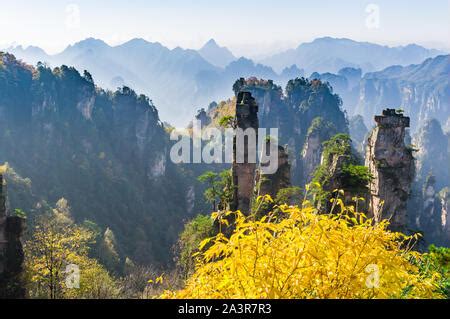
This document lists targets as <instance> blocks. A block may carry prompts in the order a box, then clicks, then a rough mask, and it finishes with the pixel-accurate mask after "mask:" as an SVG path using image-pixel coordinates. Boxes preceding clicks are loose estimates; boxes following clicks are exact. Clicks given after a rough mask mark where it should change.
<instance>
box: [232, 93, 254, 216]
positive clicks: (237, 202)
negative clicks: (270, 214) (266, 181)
mask: <svg viewBox="0 0 450 319" xmlns="http://www.w3.org/2000/svg"><path fill="white" fill-rule="evenodd" d="M235 123H236V129H242V130H244V131H245V130H247V129H251V130H254V133H255V137H256V140H255V141H254V142H252V144H249V143H248V140H247V138H245V139H244V143H243V155H244V161H243V163H238V155H237V152H242V149H237V147H239V145H237V144H239V143H237V141H236V136H235V138H234V143H233V166H232V171H233V184H234V185H235V190H234V196H233V203H232V205H231V209H232V210H240V211H241V212H243V213H244V214H248V213H249V212H250V208H251V201H252V197H253V189H254V182H255V169H256V162H254V163H253V162H252V161H250V160H249V154H251V153H252V152H254V154H256V156H257V150H256V147H257V146H256V141H257V139H258V127H259V122H258V105H257V104H256V102H255V99H254V98H253V97H252V95H251V94H250V92H239V93H238V96H237V99H236V116H235Z"/></svg>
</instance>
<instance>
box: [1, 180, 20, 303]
mask: <svg viewBox="0 0 450 319" xmlns="http://www.w3.org/2000/svg"><path fill="white" fill-rule="evenodd" d="M23 229H24V220H23V219H22V218H20V217H16V216H8V215H7V213H6V183H5V182H4V180H3V175H1V174H0V299H5V298H8V299H9V298H11V299H12V298H24V297H25V288H24V285H23V282H22V263H23V258H24V255H23V249H22V242H21V237H22V232H23Z"/></svg>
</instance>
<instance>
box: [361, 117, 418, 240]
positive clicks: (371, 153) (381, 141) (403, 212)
mask: <svg viewBox="0 0 450 319" xmlns="http://www.w3.org/2000/svg"><path fill="white" fill-rule="evenodd" d="M375 122H376V123H377V126H376V127H375V128H374V129H373V131H372V132H371V134H370V136H369V139H368V143H367V149H366V166H368V167H369V170H370V173H371V174H372V176H373V180H372V181H371V182H370V185H369V188H370V201H369V214H371V215H372V216H373V217H374V218H375V220H376V221H377V222H379V221H381V220H383V219H389V220H390V224H391V229H392V230H394V231H405V230H406V228H407V201H408V197H409V195H410V191H411V183H412V181H413V179H414V171H415V170H414V157H413V155H412V150H411V149H410V148H407V147H406V145H405V129H406V128H408V127H409V122H410V120H409V117H405V116H403V115H402V114H400V113H397V112H396V111H395V110H393V109H386V110H384V111H383V114H382V115H381V116H375Z"/></svg>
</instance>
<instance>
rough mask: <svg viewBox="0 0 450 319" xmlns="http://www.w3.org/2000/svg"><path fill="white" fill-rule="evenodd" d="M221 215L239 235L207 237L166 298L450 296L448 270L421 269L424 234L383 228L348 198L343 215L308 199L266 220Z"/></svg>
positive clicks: (340, 205) (340, 206) (278, 208)
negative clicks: (444, 283) (441, 286)
mask: <svg viewBox="0 0 450 319" xmlns="http://www.w3.org/2000/svg"><path fill="white" fill-rule="evenodd" d="M265 199H266V200H268V201H271V198H270V197H267V196H266V198H265ZM258 200H260V201H261V200H264V198H259V199H258ZM338 211H340V212H338ZM232 216H233V218H229V217H232ZM214 218H215V219H217V220H218V221H219V222H221V223H223V224H225V225H224V226H226V224H228V221H229V220H234V221H235V222H234V224H233V225H232V226H233V227H234V230H233V232H232V234H231V236H228V237H227V236H225V235H224V234H222V233H219V234H218V235H217V236H215V237H212V238H208V239H205V240H204V241H203V242H202V243H201V244H200V247H199V248H200V252H199V253H198V254H197V266H196V271H195V273H194V274H193V275H192V276H191V277H190V278H189V279H188V281H187V282H186V286H185V288H184V289H182V290H180V291H166V292H165V293H164V294H163V296H162V297H163V298H255V299H259V298H439V297H442V296H441V295H440V294H439V293H438V292H437V288H438V287H437V286H438V282H439V280H440V278H439V276H440V275H439V274H438V273H436V272H433V271H428V270H424V267H419V266H417V265H420V264H421V262H422V259H423V256H422V255H421V254H420V253H418V252H416V251H413V250H412V246H413V243H414V242H415V240H416V239H417V237H416V236H406V235H403V234H400V233H393V232H390V231H389V230H388V229H387V227H388V222H387V221H383V222H381V223H379V224H376V225H375V224H374V223H373V221H372V220H371V219H369V218H366V216H365V215H364V214H362V213H358V212H355V209H354V207H351V206H350V207H345V206H344V205H343V203H342V201H340V200H338V205H337V209H336V213H335V214H320V213H319V212H318V211H317V210H316V209H315V208H314V207H313V205H311V204H310V203H309V202H308V201H305V202H304V203H303V206H302V207H298V206H287V205H283V206H275V208H274V209H273V211H272V212H271V213H270V214H269V215H267V216H265V217H263V218H261V219H259V220H255V217H254V216H244V215H243V214H242V213H240V212H224V213H215V214H214ZM425 268H426V267H425Z"/></svg>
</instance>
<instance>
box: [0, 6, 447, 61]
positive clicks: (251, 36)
mask: <svg viewBox="0 0 450 319" xmlns="http://www.w3.org/2000/svg"><path fill="white" fill-rule="evenodd" d="M323 36H331V37H339V38H344V37H345V38H350V39H354V40H358V41H369V42H375V43H379V44H385V45H390V46H395V45H405V44H409V43H417V44H420V45H424V46H426V47H432V48H437V49H445V50H447V51H450V0H431V1H430V0H428V1H427V0H339V1H336V0H307V1H304V0H270V1H269V0H240V1H237V0H227V1H217V0H209V1H206V0H186V1H182V0H164V1H156V0H127V1H123V0H121V1H118V0H97V1H95V0H90V1H88V0H71V1H66V0H33V1H28V0H27V1H24V0H14V1H11V0H0V47H7V46H10V45H24V46H28V45H35V46H39V47H41V48H43V49H44V50H46V51H47V52H48V53H52V54H54V53H58V52H60V51H62V50H63V49H64V48H65V47H67V46H68V45H69V44H73V43H75V42H77V41H80V40H83V39H85V38H87V37H94V38H98V39H102V40H104V41H105V42H107V43H108V44H110V45H117V44H121V43H123V42H126V41H127V40H130V39H132V38H143V39H146V40H149V41H154V42H160V43H162V44H163V45H165V46H168V47H169V48H174V47H177V46H180V47H182V48H192V49H198V48H200V47H201V46H202V45H203V44H204V43H205V42H206V41H208V40H209V39H210V38H214V39H215V40H216V41H217V42H218V43H219V44H220V45H223V46H227V47H228V48H230V49H231V50H232V52H233V53H234V54H235V55H236V56H241V55H245V56H249V57H264V56H265V55H269V54H273V53H276V52H280V51H282V50H285V49H287V48H295V47H297V46H298V45H299V44H300V43H303V42H309V41H311V40H313V39H314V38H318V37H323Z"/></svg>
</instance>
